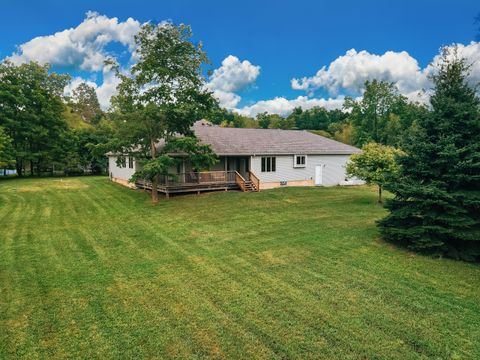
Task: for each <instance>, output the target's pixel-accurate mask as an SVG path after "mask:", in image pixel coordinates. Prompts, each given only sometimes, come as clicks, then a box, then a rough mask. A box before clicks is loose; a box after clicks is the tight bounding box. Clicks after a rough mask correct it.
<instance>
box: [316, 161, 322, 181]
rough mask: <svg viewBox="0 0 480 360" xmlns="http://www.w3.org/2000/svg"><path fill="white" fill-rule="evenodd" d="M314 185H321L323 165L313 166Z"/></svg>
mask: <svg viewBox="0 0 480 360" xmlns="http://www.w3.org/2000/svg"><path fill="white" fill-rule="evenodd" d="M315 185H317V186H319V185H323V165H317V166H315Z"/></svg>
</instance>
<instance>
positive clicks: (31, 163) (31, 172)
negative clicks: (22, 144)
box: [30, 160, 33, 176]
mask: <svg viewBox="0 0 480 360" xmlns="http://www.w3.org/2000/svg"><path fill="white" fill-rule="evenodd" d="M30 176H33V161H32V160H30Z"/></svg>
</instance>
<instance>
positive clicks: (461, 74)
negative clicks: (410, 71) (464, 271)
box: [379, 51, 480, 260]
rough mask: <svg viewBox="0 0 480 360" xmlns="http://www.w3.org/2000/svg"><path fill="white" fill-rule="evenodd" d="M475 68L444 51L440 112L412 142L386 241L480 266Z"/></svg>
mask: <svg viewBox="0 0 480 360" xmlns="http://www.w3.org/2000/svg"><path fill="white" fill-rule="evenodd" d="M467 75H468V65H467V64H466V63H465V60H463V59H459V58H458V57H457V55H456V52H454V53H448V52H447V51H444V53H443V59H442V61H441V63H440V65H439V69H438V73H437V74H436V75H435V76H433V77H432V80H433V83H434V85H435V88H434V94H433V96H432V97H431V100H430V102H431V107H432V110H431V112H430V114H429V115H428V116H425V117H420V118H419V120H418V121H417V123H416V124H415V125H414V130H413V131H412V132H411V133H410V135H409V137H408V138H407V139H405V143H404V146H403V150H404V151H405V155H404V156H401V157H400V158H399V162H400V165H401V172H400V176H399V178H398V179H396V181H395V182H391V183H390V184H388V186H387V189H389V190H390V191H391V192H392V193H393V194H394V195H395V197H394V199H392V200H390V201H388V202H387V208H388V210H389V211H390V214H389V215H388V216H387V217H386V218H384V219H383V220H381V221H380V222H379V225H380V229H381V232H382V234H383V236H384V238H385V239H387V240H390V241H394V242H398V243H401V244H403V245H406V246H408V247H409V248H411V249H414V250H418V251H422V252H428V253H436V254H443V255H447V256H451V257H455V258H462V259H465V260H479V259H480V101H479V99H478V97H476V95H475V89H472V88H471V87H469V85H468V84H467V81H466V77H467Z"/></svg>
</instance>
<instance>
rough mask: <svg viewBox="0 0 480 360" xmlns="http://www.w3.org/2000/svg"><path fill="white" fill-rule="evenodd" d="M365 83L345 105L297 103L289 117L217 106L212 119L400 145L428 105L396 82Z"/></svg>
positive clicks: (343, 139)
mask: <svg viewBox="0 0 480 360" xmlns="http://www.w3.org/2000/svg"><path fill="white" fill-rule="evenodd" d="M364 87H365V91H364V93H363V95H362V97H361V98H360V99H353V98H351V97H347V98H346V100H345V103H344V106H343V108H342V109H334V110H327V109H325V108H323V107H313V108H311V109H308V110H304V109H302V108H300V107H297V108H295V109H294V110H293V112H292V113H291V114H290V115H288V116H286V117H282V116H280V115H277V114H268V113H266V112H264V113H260V114H257V116H256V117H255V118H252V117H248V116H244V115H240V114H237V113H235V112H229V111H227V110H225V109H217V110H216V111H213V112H212V114H210V116H209V120H210V121H211V122H213V123H214V124H217V125H220V126H224V127H241V128H245V127H252V128H263V129H298V130H309V131H312V132H314V133H316V134H318V135H323V136H326V137H329V138H332V139H335V140H338V141H341V142H343V143H347V144H350V145H355V146H358V147H362V146H363V145H365V144H367V143H369V142H372V141H373V142H377V143H382V144H386V145H390V146H399V144H400V141H401V139H402V137H403V136H404V134H405V133H408V132H409V131H410V130H411V128H412V125H413V123H414V121H415V120H416V119H418V118H419V117H421V116H425V114H426V113H427V112H428V110H427V107H426V106H425V105H423V104H420V103H413V102H410V101H408V99H407V98H406V97H405V96H403V95H401V94H400V93H399V92H398V89H397V88H396V87H395V85H394V84H392V83H388V82H384V81H377V80H372V81H366V82H365V84H364Z"/></svg>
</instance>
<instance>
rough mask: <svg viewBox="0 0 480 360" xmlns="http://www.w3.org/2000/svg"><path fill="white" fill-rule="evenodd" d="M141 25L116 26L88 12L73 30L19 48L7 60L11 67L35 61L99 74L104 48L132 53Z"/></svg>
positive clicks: (130, 22)
mask: <svg viewBox="0 0 480 360" xmlns="http://www.w3.org/2000/svg"><path fill="white" fill-rule="evenodd" d="M140 26H141V24H140V23H139V22H138V21H137V20H134V19H132V18H128V19H127V20H126V21H124V22H119V21H118V19H117V18H108V17H106V16H104V15H99V14H98V13H96V12H88V13H87V17H86V18H85V20H84V21H83V22H82V23H81V24H80V25H78V26H77V27H76V28H70V29H67V30H63V31H60V32H57V33H55V34H53V35H48V36H39V37H36V38H34V39H32V40H30V41H28V42H26V43H24V44H22V45H20V46H19V48H18V51H17V52H16V53H14V54H13V55H12V56H10V57H9V59H10V60H11V61H13V62H14V63H23V62H28V61H37V62H39V63H42V64H44V63H50V64H52V65H59V66H71V67H73V68H76V69H80V70H86V71H101V70H102V69H103V66H104V61H105V59H106V58H107V56H108V54H107V52H106V50H105V47H106V46H107V45H108V44H109V43H112V42H118V43H120V44H122V45H124V46H126V47H127V48H128V50H129V51H130V52H133V50H134V35H135V34H136V33H137V32H138V31H139V30H140Z"/></svg>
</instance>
